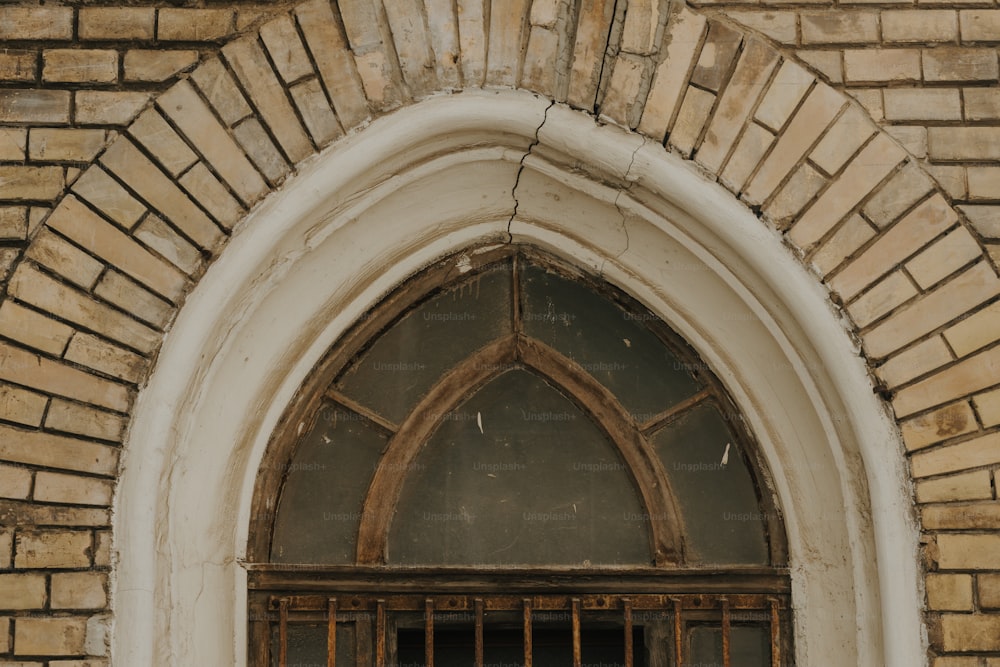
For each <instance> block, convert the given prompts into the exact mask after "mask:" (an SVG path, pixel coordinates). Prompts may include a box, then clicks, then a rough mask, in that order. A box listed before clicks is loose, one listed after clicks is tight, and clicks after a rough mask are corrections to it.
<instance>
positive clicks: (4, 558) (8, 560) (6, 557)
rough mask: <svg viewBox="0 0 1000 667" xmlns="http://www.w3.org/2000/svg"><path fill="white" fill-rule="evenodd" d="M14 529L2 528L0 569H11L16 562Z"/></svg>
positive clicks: (0, 532) (0, 535)
mask: <svg viewBox="0 0 1000 667" xmlns="http://www.w3.org/2000/svg"><path fill="white" fill-rule="evenodd" d="M13 559H14V529H13V528H0V568H2V569H4V570H7V569H10V567H11V564H12V563H13V562H14V560H13Z"/></svg>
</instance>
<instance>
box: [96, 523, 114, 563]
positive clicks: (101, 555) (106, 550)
mask: <svg viewBox="0 0 1000 667" xmlns="http://www.w3.org/2000/svg"><path fill="white" fill-rule="evenodd" d="M111 545H112V536H111V531H110V530H97V531H94V567H110V566H111Z"/></svg>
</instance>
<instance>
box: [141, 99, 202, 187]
mask: <svg viewBox="0 0 1000 667" xmlns="http://www.w3.org/2000/svg"><path fill="white" fill-rule="evenodd" d="M128 132H129V134H131V135H132V136H133V137H134V138H135V139H136V141H138V142H139V143H140V144H142V145H143V146H145V147H146V150H148V151H149V152H150V153H152V154H153V157H155V158H156V160H157V161H158V162H159V163H160V164H161V165H162V166H163V167H164V168H165V169H166V170H167V171H168V172H170V173H171V174H173V175H174V176H176V175H177V174H179V173H181V172H182V171H184V170H185V169H187V168H188V167H190V166H191V165H193V164H194V163H195V162H197V161H198V156H197V155H195V154H194V151H192V150H191V149H190V148H189V147H188V145H187V144H186V143H185V142H184V140H183V139H181V138H180V136H179V135H178V134H177V133H176V132H175V131H174V129H173V128H172V127H170V125H168V124H167V121H165V120H164V119H163V116H161V115H160V114H159V113H158V112H157V111H156V110H155V109H147V110H146V111H143V112H142V113H141V114H139V117H138V118H136V120H135V122H134V123H132V125H131V126H129V128H128Z"/></svg>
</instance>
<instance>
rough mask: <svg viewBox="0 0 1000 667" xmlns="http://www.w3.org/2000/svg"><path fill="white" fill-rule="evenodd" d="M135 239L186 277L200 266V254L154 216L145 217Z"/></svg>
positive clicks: (136, 231) (137, 229)
mask: <svg viewBox="0 0 1000 667" xmlns="http://www.w3.org/2000/svg"><path fill="white" fill-rule="evenodd" d="M135 237H136V238H137V239H139V240H140V241H142V242H143V243H145V244H146V245H147V246H148V247H150V248H152V249H153V250H155V251H156V252H157V253H159V254H160V255H162V256H163V257H165V258H166V259H167V261H169V262H170V263H172V264H173V265H174V266H176V267H178V268H179V269H181V271H183V272H184V273H187V274H188V275H190V274H193V273H194V272H195V271H197V270H198V269H199V268H200V267H201V266H202V257H201V252H200V251H199V250H198V249H197V248H196V247H194V246H193V245H191V244H190V243H188V242H187V241H186V240H185V239H184V238H183V237H182V236H181V235H180V234H178V233H177V232H176V231H174V230H173V228H171V227H170V225H168V224H167V223H165V222H163V220H161V219H160V218H159V217H157V216H155V215H149V216H146V219H145V220H143V221H142V224H141V225H139V226H138V227H136V230H135Z"/></svg>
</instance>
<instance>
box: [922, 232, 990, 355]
mask: <svg viewBox="0 0 1000 667" xmlns="http://www.w3.org/2000/svg"><path fill="white" fill-rule="evenodd" d="M981 255H982V249H981V248H980V247H979V244H978V243H977V242H976V240H975V239H974V238H973V237H972V234H970V233H969V232H968V230H966V229H965V227H958V228H956V229H954V230H952V231H951V232H949V233H948V234H947V235H946V236H945V237H944V238H942V239H940V240H938V241H936V242H935V243H934V244H933V245H932V246H930V247H929V248H928V249H927V250H924V251H923V252H921V253H920V254H919V255H917V256H916V257H914V258H913V259H911V260H910V261H909V262H907V263H906V270H907V271H908V272H909V274H910V275H911V276H913V279H914V280H916V281H917V284H918V285H919V286H920V287H921V289H927V288H929V287H931V286H932V285H935V284H936V283H938V282H939V281H940V280H942V279H944V278H945V277H947V276H948V275H950V274H951V273H953V272H955V271H957V270H958V269H960V268H961V267H963V266H965V265H966V264H968V263H970V262H972V261H973V260H974V259H976V258H978V257H980V256H981ZM998 323H1000V322H998ZM945 337H946V338H947V336H945ZM950 342H951V341H950V340H949V343H950ZM956 353H958V355H959V356H962V354H961V353H959V352H958V351H957V350H956Z"/></svg>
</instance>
